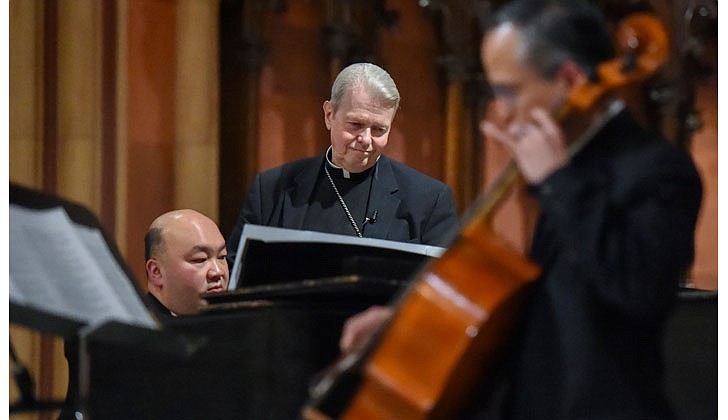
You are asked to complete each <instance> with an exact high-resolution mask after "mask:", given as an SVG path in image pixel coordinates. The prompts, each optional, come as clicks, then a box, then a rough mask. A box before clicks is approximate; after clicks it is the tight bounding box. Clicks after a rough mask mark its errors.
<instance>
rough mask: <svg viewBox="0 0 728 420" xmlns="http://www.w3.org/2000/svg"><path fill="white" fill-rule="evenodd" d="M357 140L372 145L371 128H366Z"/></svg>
mask: <svg viewBox="0 0 728 420" xmlns="http://www.w3.org/2000/svg"><path fill="white" fill-rule="evenodd" d="M357 139H358V140H359V142H361V143H367V144H368V143H370V142H371V141H372V129H371V128H369V127H367V128H365V129H364V130H362V131H361V133H359V136H358V137H357Z"/></svg>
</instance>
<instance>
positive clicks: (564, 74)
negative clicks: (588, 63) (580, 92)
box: [556, 60, 589, 88]
mask: <svg viewBox="0 0 728 420" xmlns="http://www.w3.org/2000/svg"><path fill="white" fill-rule="evenodd" d="M556 77H557V78H560V79H561V80H563V81H564V82H566V84H567V86H568V87H569V88H572V87H574V86H577V85H580V84H582V83H584V82H586V81H587V80H588V79H589V78H588V77H587V74H586V72H585V71H584V69H583V68H582V67H581V66H580V65H578V64H576V62H574V61H571V60H566V61H564V63H563V64H561V67H559V71H558V73H557V76H556Z"/></svg>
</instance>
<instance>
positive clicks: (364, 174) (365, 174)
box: [326, 146, 378, 180]
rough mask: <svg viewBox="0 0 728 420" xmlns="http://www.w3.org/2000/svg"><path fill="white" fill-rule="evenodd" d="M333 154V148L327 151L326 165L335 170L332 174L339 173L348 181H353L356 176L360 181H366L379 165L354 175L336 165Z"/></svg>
mask: <svg viewBox="0 0 728 420" xmlns="http://www.w3.org/2000/svg"><path fill="white" fill-rule="evenodd" d="M332 153H333V152H332V150H331V146H329V148H328V149H326V164H327V165H328V166H329V168H333V169H334V170H333V171H331V173H332V174H336V173H339V174H341V175H342V176H343V177H344V178H346V179H351V177H352V176H354V178H355V179H359V180H360V179H365V178H367V177H368V176H369V174H371V172H372V169H374V167H375V166H377V165H374V166H372V167H371V168H369V169H367V170H365V171H363V172H360V173H355V174H352V173H351V172H349V171H347V170H346V169H344V168H342V167H340V166H336V165H335V164H334V162H332V161H331V155H332ZM377 161H378V160H377Z"/></svg>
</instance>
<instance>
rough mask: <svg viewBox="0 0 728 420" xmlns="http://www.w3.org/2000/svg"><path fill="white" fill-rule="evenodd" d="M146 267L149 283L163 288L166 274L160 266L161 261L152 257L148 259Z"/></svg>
mask: <svg viewBox="0 0 728 420" xmlns="http://www.w3.org/2000/svg"><path fill="white" fill-rule="evenodd" d="M146 268H147V280H148V281H149V283H151V284H152V285H154V286H155V287H158V288H161V287H162V285H163V284H164V276H163V275H162V269H161V268H160V267H159V262H158V261H157V260H156V259H154V258H150V259H148V260H147V263H146Z"/></svg>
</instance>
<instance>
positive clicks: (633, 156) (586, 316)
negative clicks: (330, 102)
mask: <svg viewBox="0 0 728 420" xmlns="http://www.w3.org/2000/svg"><path fill="white" fill-rule="evenodd" d="M613 58H614V47H613V45H612V40H611V36H610V34H609V31H608V25H607V24H606V22H605V20H604V18H603V16H602V15H601V13H600V12H599V11H598V10H597V9H596V8H594V7H593V6H592V5H590V4H589V3H588V2H586V1H578V0H569V1H559V0H543V1H537V0H515V1H512V2H510V3H508V4H506V5H505V6H503V7H502V8H501V9H500V10H498V11H497V12H496V13H495V14H494V15H493V16H491V17H489V20H488V21H487V25H486V28H485V32H484V36H483V38H482V43H481V62H482V65H483V69H484V71H485V76H486V79H487V82H488V83H489V85H490V87H491V89H492V92H493V95H494V101H495V102H494V104H493V105H494V107H495V109H496V110H497V111H498V116H499V118H498V121H497V122H495V121H489V120H485V121H483V123H482V124H481V131H482V132H483V134H484V135H485V136H487V137H489V138H492V139H495V140H497V141H499V142H500V143H502V144H503V145H505V147H506V148H507V149H508V150H509V151H510V152H511V154H512V155H513V158H514V160H515V162H516V164H517V165H518V168H519V170H520V172H521V174H522V176H523V179H524V180H525V181H526V183H527V184H528V190H529V191H530V192H531V194H532V195H533V197H535V199H536V200H537V201H538V203H539V207H540V216H539V220H538V223H537V226H536V229H535V233H534V237H533V240H532V244H531V249H530V252H529V256H530V258H531V259H532V260H533V261H534V262H536V263H537V264H538V265H539V266H540V267H541V269H542V272H541V275H540V277H539V279H538V280H537V281H536V282H535V285H534V289H533V293H532V295H531V296H530V300H529V302H528V304H527V306H526V308H525V311H524V313H523V317H522V320H521V324H519V325H518V327H517V328H516V329H515V331H514V332H515V336H516V339H515V340H514V341H513V342H512V343H511V345H512V346H511V347H510V348H509V349H510V351H509V352H508V357H507V359H506V360H504V361H502V363H501V364H500V366H499V368H500V372H499V373H500V375H496V376H497V377H498V379H504V378H505V380H504V381H503V382H502V383H501V384H500V386H496V387H494V385H493V383H492V379H493V378H484V382H483V383H484V385H483V387H482V389H479V390H475V391H474V393H473V395H474V401H472V402H471V403H472V406H471V407H470V411H469V415H468V417H467V418H478V419H484V418H496V419H511V420H521V419H539V420H544V419H670V418H672V417H673V414H672V412H671V409H670V407H669V402H668V401H667V398H666V396H665V394H664V389H663V388H664V383H663V360H662V351H661V346H662V331H663V328H664V325H665V322H666V320H667V318H668V315H669V314H670V311H671V309H672V308H673V306H674V304H675V302H676V298H677V291H678V287H679V285H680V281H681V279H682V276H683V275H684V274H685V272H686V270H687V269H688V268H689V267H690V265H691V263H692V261H693V256H694V239H693V236H694V230H695V224H696V219H697V215H698V211H699V208H700V201H701V194H702V189H701V184H700V178H699V176H698V173H697V171H696V168H695V166H694V164H693V162H692V161H691V159H690V158H689V156H688V155H687V154H686V153H684V152H683V151H681V150H679V149H677V148H676V147H675V146H674V145H672V144H670V143H669V142H668V141H666V140H665V139H664V138H663V137H661V136H660V135H659V134H657V133H655V132H653V131H650V130H648V129H646V128H644V127H642V126H641V125H640V124H638V122H637V121H636V120H635V118H634V117H633V116H632V115H631V114H630V113H629V112H628V111H627V110H626V107H625V106H624V103H622V102H621V101H620V100H618V99H616V98H611V97H609V96H607V97H605V98H604V100H603V101H600V102H599V104H598V105H597V106H595V107H593V108H592V109H590V110H589V111H587V112H585V113H582V114H579V115H572V116H571V118H567V119H557V118H556V115H559V114H560V112H561V110H562V109H564V107H565V105H566V104H567V103H568V101H569V96H570V94H572V92H573V91H574V90H575V89H577V88H578V87H580V86H584V84H585V83H588V82H590V81H593V82H598V78H597V77H596V73H597V72H596V69H597V68H598V67H599V66H600V64H602V63H603V62H605V61H608V60H611V59H613ZM576 127H579V129H576ZM585 127H586V129H585ZM390 314H391V310H389V309H383V308H381V307H379V308H372V309H370V310H368V311H366V312H364V313H362V314H359V315H357V316H356V317H354V318H352V319H350V321H349V322H348V323H347V324H346V326H345V328H344V332H343V334H342V350H343V351H347V350H349V349H353V348H356V343H359V342H362V340H363V338H364V337H365V336H367V335H368V334H370V333H371V331H373V330H375V328H374V327H373V326H375V325H378V324H381V323H382V322H383V320H385V319H387V318H388V317H389V316H390ZM425 368H426V367H423V369H425ZM492 388H496V389H499V390H500V391H501V392H500V393H498V394H497V395H499V397H498V398H491V397H490V394H489V393H488V396H486V390H488V391H490V390H492Z"/></svg>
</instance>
